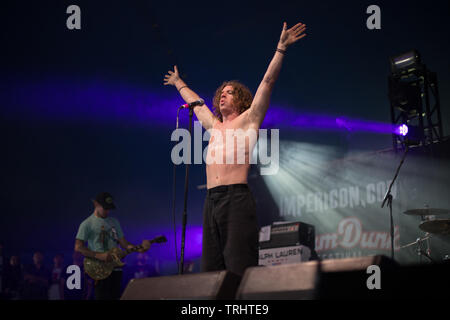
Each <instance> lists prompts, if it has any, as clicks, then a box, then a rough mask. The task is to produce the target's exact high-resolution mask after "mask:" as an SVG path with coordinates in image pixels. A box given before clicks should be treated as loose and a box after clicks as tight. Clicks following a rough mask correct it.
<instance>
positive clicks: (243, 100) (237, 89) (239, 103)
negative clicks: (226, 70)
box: [213, 80, 253, 122]
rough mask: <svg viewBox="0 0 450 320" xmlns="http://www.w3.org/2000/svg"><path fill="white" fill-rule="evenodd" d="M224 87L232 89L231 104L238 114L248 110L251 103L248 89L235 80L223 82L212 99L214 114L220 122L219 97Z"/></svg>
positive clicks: (251, 96)
mask: <svg viewBox="0 0 450 320" xmlns="http://www.w3.org/2000/svg"><path fill="white" fill-rule="evenodd" d="M226 86H232V87H233V102H234V105H235V107H236V108H237V111H238V113H239V114H241V113H243V112H244V111H245V110H247V109H249V108H250V106H251V104H252V101H253V95H252V93H251V91H250V89H249V88H247V87H246V86H245V85H243V84H242V83H240V82H239V81H236V80H231V81H225V82H224V83H222V84H221V85H220V87H219V88H217V90H216V93H215V94H214V99H213V107H214V114H215V115H216V117H217V118H218V119H219V120H220V121H221V122H222V121H223V118H222V113H220V96H221V94H222V90H223V88H225V87H226Z"/></svg>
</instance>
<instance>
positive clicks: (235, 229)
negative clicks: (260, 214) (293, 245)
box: [202, 184, 259, 275]
mask: <svg viewBox="0 0 450 320" xmlns="http://www.w3.org/2000/svg"><path fill="white" fill-rule="evenodd" d="M258 235H259V231H258V221H257V218H256V208H255V201H254V199H253V196H252V194H251V192H250V189H249V188H248V186H247V185H246V184H234V185H228V186H219V187H215V188H211V189H209V190H208V191H207V195H206V199H205V205H204V208H203V252H202V271H216V270H224V269H226V270H228V271H231V272H233V273H236V274H239V275H242V274H243V273H244V271H245V269H246V268H247V267H250V266H257V265H258V244H259V243H258Z"/></svg>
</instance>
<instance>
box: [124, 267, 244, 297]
mask: <svg viewBox="0 0 450 320" xmlns="http://www.w3.org/2000/svg"><path fill="white" fill-rule="evenodd" d="M240 281H241V277H240V276H239V275H236V274H234V273H232V272H229V271H214V272H203V273H196V274H185V275H175V276H164V277H154V278H143V279H132V280H130V282H129V283H128V285H127V287H126V288H125V291H124V292H123V295H122V297H121V300H165V299H167V300H223V299H227V300H230V299H234V298H235V296H236V291H237V288H238V287H239V283H240Z"/></svg>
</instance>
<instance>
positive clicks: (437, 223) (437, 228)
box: [419, 219, 450, 234]
mask: <svg viewBox="0 0 450 320" xmlns="http://www.w3.org/2000/svg"><path fill="white" fill-rule="evenodd" d="M419 228H420V229H421V230H423V231H425V232H429V233H437V234H450V219H435V220H428V221H424V222H422V223H421V224H420V225H419Z"/></svg>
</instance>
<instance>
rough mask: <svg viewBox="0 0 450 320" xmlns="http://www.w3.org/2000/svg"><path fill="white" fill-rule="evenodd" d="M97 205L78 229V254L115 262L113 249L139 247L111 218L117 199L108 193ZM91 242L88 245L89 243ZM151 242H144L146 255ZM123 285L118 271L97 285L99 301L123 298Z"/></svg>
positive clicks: (120, 270) (100, 194)
mask: <svg viewBox="0 0 450 320" xmlns="http://www.w3.org/2000/svg"><path fill="white" fill-rule="evenodd" d="M93 203H94V207H95V209H94V213H93V214H92V215H90V216H89V217H88V218H87V219H85V220H84V221H83V222H82V223H81V224H80V227H79V228H78V233H77V235H76V239H75V251H77V252H80V253H81V254H82V255H83V256H85V257H89V258H95V259H98V260H101V261H111V260H112V257H111V256H110V254H109V253H108V251H109V250H111V249H112V248H113V247H117V245H120V246H121V247H122V248H123V249H134V248H135V247H136V246H135V245H133V244H131V243H130V242H128V241H127V240H126V239H125V237H124V236H123V232H122V228H121V227H120V223H119V221H118V220H117V219H115V218H112V217H109V216H108V215H109V211H110V210H113V209H115V208H116V206H115V205H114V202H113V197H112V196H111V194H110V193H108V192H101V193H99V194H98V195H97V197H96V198H95V200H93ZM86 242H87V246H86V245H85V243H86ZM150 245H151V244H150V242H149V241H147V240H144V241H143V242H142V247H143V248H142V249H139V250H137V251H138V252H145V251H147V250H148V249H149V248H150ZM121 283H122V269H121V268H116V269H114V271H113V272H112V273H111V275H110V276H109V277H107V278H106V279H103V280H98V281H96V283H95V290H94V292H95V299H96V300H117V299H119V298H120V289H121Z"/></svg>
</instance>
